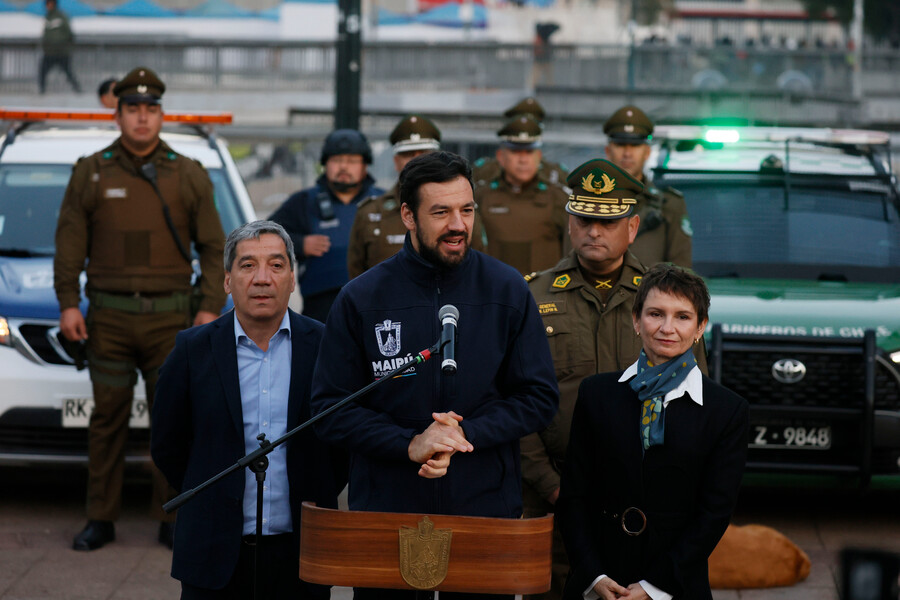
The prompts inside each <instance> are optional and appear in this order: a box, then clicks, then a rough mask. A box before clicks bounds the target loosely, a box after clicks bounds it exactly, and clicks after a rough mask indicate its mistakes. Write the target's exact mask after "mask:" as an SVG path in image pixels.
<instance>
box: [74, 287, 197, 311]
mask: <svg viewBox="0 0 900 600" xmlns="http://www.w3.org/2000/svg"><path fill="white" fill-rule="evenodd" d="M87 296H88V300H90V302H91V306H93V307H94V308H112V309H114V310H121V311H125V312H130V313H138V314H147V313H161V312H187V310H188V309H189V308H190V298H188V295H187V294H184V293H181V292H175V293H173V294H168V295H165V296H147V295H145V294H144V295H142V294H141V293H140V292H134V293H133V294H111V293H109V292H98V291H96V290H95V291H90V292H88V294H87Z"/></svg>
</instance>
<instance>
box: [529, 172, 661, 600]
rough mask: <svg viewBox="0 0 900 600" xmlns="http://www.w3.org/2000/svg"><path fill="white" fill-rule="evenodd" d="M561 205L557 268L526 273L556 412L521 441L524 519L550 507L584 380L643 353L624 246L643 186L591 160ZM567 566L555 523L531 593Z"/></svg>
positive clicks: (633, 272) (557, 590) (574, 176)
mask: <svg viewBox="0 0 900 600" xmlns="http://www.w3.org/2000/svg"><path fill="white" fill-rule="evenodd" d="M568 186H569V187H570V188H571V194H570V195H569V197H568V202H567V203H566V212H567V213H568V215H567V220H568V223H567V229H568V235H569V236H570V238H571V245H572V251H571V252H569V253H568V254H567V255H566V256H565V257H563V258H562V260H560V261H559V262H557V263H556V265H555V266H553V267H551V268H549V269H547V270H546V271H542V272H540V273H532V274H531V275H528V276H526V280H528V287H529V288H530V289H531V292H532V294H533V295H534V298H535V301H536V302H537V305H538V311H539V312H540V314H541V318H542V319H543V322H544V329H545V331H546V334H547V341H548V342H549V343H550V353H551V354H552V356H553V364H554V368H555V370H556V378H557V383H558V384H559V411H558V412H557V413H556V416H554V418H553V422H552V423H551V425H550V426H549V427H548V428H547V429H545V430H544V431H540V432H537V433H533V434H531V435H528V436H526V437H524V438H522V440H521V452H522V480H523V484H522V490H523V499H522V500H523V506H524V510H525V516H526V517H539V516H544V515H546V514H548V513H553V512H555V508H554V504H555V503H556V499H557V497H558V495H559V482H560V474H561V472H562V466H563V463H564V461H565V458H566V448H567V447H568V444H569V429H570V428H571V425H572V413H573V411H574V408H575V401H576V399H577V397H578V386H579V384H580V383H581V381H582V380H583V379H584V378H585V377H588V376H590V375H593V374H595V373H602V372H604V371H616V370H620V369H624V368H625V367H627V366H628V365H630V364H631V363H633V362H634V361H635V359H636V358H637V357H638V355H639V354H640V351H641V344H640V338H638V337H637V336H635V335H634V328H633V326H632V320H631V309H632V306H633V304H634V297H635V294H636V293H637V289H638V285H640V280H641V277H642V276H643V274H644V272H645V268H644V266H643V265H642V264H641V263H640V261H639V260H638V259H637V258H635V257H634V256H633V255H632V254H631V253H630V252H629V251H628V246H629V244H630V243H631V242H632V241H634V238H635V235H636V234H637V231H638V227H639V225H640V221H641V218H640V217H639V216H638V215H637V212H636V207H637V204H638V197H639V196H640V194H641V193H642V191H643V187H644V186H643V185H642V184H641V183H640V182H639V181H637V180H636V179H635V178H634V177H632V176H631V175H630V174H629V173H628V172H626V171H625V170H623V169H621V168H619V167H618V166H616V165H614V164H613V163H611V162H609V161H607V160H603V159H595V160H590V161H588V162H586V163H584V164H583V165H581V166H580V167H578V168H576V169H575V170H574V171H572V173H571V174H570V175H569V177H568ZM568 570H569V562H568V559H567V557H566V552H565V548H564V547H563V543H562V536H561V535H560V533H559V529H558V527H556V526H555V527H554V535H553V574H552V579H551V588H550V591H548V592H546V593H545V594H542V595H539V596H532V598H542V599H554V600H555V599H559V598H561V597H562V592H563V587H564V584H565V580H566V576H567V574H568Z"/></svg>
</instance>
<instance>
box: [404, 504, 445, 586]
mask: <svg viewBox="0 0 900 600" xmlns="http://www.w3.org/2000/svg"><path fill="white" fill-rule="evenodd" d="M452 536H453V530H452V529H435V528H434V523H432V522H431V519H429V518H428V517H422V520H421V521H419V527H418V529H416V528H415V527H407V526H406V525H402V526H401V527H400V575H401V576H402V577H403V581H405V582H406V583H408V584H409V585H411V586H412V587H414V588H416V589H417V590H429V589H432V588H435V587H437V586H438V585H440V583H441V582H442V581H444V578H445V577H446V576H447V567H448V566H449V565H450V538H451V537H452Z"/></svg>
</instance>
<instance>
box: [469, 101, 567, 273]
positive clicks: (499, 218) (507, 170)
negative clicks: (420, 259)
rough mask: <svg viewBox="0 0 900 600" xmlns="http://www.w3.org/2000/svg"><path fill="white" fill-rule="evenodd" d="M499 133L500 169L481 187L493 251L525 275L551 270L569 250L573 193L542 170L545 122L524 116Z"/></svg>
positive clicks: (489, 249) (479, 200) (480, 202)
mask: <svg viewBox="0 0 900 600" xmlns="http://www.w3.org/2000/svg"><path fill="white" fill-rule="evenodd" d="M497 135H498V137H499V138H500V147H499V148H498V149H497V155H496V156H497V162H498V163H499V164H500V172H499V174H498V175H497V176H496V177H495V178H494V179H492V180H491V181H487V182H485V181H480V182H478V183H477V184H476V188H475V201H476V202H477V203H478V209H479V212H480V214H481V219H482V222H483V223H484V230H485V233H486V234H487V253H488V254H490V255H491V256H493V257H495V258H498V259H500V260H502V261H503V262H505V263H507V264H509V265H511V266H513V267H515V268H516V269H518V270H519V272H521V273H523V274H524V273H530V272H532V271H537V270H541V269H546V268H549V267H550V266H552V265H554V264H555V263H556V262H557V261H558V260H559V259H560V258H561V257H562V254H563V245H564V238H565V231H566V220H567V219H566V212H565V204H566V198H567V197H568V195H567V193H566V192H565V191H563V189H562V188H561V187H559V186H557V185H553V184H552V183H551V182H549V181H547V180H546V179H545V178H544V177H543V176H541V174H540V173H539V172H538V167H539V165H540V162H541V126H540V124H539V123H538V122H537V121H536V120H535V119H534V117H532V116H531V115H521V116H518V117H516V118H514V119H513V120H511V121H510V122H509V123H507V124H506V125H504V126H503V128H502V129H500V131H498V132H497Z"/></svg>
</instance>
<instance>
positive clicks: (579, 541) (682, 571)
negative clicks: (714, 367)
mask: <svg viewBox="0 0 900 600" xmlns="http://www.w3.org/2000/svg"><path fill="white" fill-rule="evenodd" d="M621 374H622V373H621V371H620V372H618V373H602V374H600V375H594V376H592V377H588V378H587V379H585V380H584V381H583V382H582V384H581V387H580V388H579V390H578V401H577V404H576V407H575V413H574V417H573V419H572V434H571V439H570V441H569V449H568V454H567V457H566V464H565V467H564V469H563V476H562V484H561V489H560V498H559V501H558V503H557V517H558V518H559V520H560V527H561V529H562V533H563V539H564V541H565V544H566V551H567V553H568V555H569V561H570V563H571V565H572V571H571V573H570V575H569V580H568V581H567V583H566V590H565V594H564V597H565V598H572V599H575V598H577V599H578V600H580V599H581V594H582V592H583V591H584V590H585V589H586V588H587V586H588V585H590V583H591V581H593V580H594V579H595V578H596V577H598V576H599V575H601V574H605V575H607V576H609V577H612V578H613V579H614V580H615V581H616V582H617V583H618V584H620V585H622V586H625V587H627V586H628V585H630V584H632V583H637V582H638V581H640V580H642V579H645V580H647V581H649V582H650V583H652V584H653V585H654V586H656V587H658V588H660V589H662V590H663V591H665V592H668V593H670V594H672V595H673V596H674V597H675V598H685V599H690V600H699V599H704V598H707V599H711V598H712V594H711V592H710V589H709V575H708V571H707V559H708V558H709V555H710V554H711V553H712V551H713V549H714V548H715V547H716V544H717V543H718V542H719V538H721V537H722V534H723V533H724V532H725V528H726V527H727V526H728V521H729V519H730V518H731V513H732V511H733V509H734V504H735V501H736V500H737V494H738V488H739V487H740V483H741V477H742V476H743V472H744V464H745V462H746V456H747V432H748V427H749V425H748V410H749V407H748V405H747V402H746V400H744V399H743V398H741V397H740V396H738V395H736V394H734V393H733V392H731V391H729V390H727V389H725V388H724V387H722V386H720V385H718V384H716V383H715V382H714V381H712V380H711V379H708V378H707V377H705V376H704V377H703V406H698V405H697V404H696V403H695V402H694V401H693V400H691V399H690V398H689V397H687V396H685V397H682V398H677V399H675V400H672V402H670V403H669V405H668V407H667V408H666V433H665V444H664V445H662V446H653V447H651V448H649V449H648V450H647V451H646V453H645V454H644V455H643V457H642V455H641V440H640V432H639V429H640V423H639V421H640V410H641V403H640V401H639V400H638V398H637V394H635V393H634V391H633V390H632V389H631V388H630V387H629V386H628V384H627V383H619V382H618V379H619V377H620V376H621ZM632 506H634V507H638V508H640V509H641V510H642V511H643V512H644V513H645V514H646V515H647V530H646V531H645V532H644V533H643V534H642V535H640V536H636V537H632V536H628V535H626V534H625V532H624V531H623V530H622V527H621V524H620V522H619V520H618V519H615V518H612V517H610V516H606V515H604V514H603V511H604V510H605V511H606V512H607V513H608V514H609V515H613V514H617V515H621V514H622V511H623V510H624V509H626V508H628V507H632ZM637 528H638V527H636V526H635V525H632V526H631V527H630V529H632V530H634V529H637Z"/></svg>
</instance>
